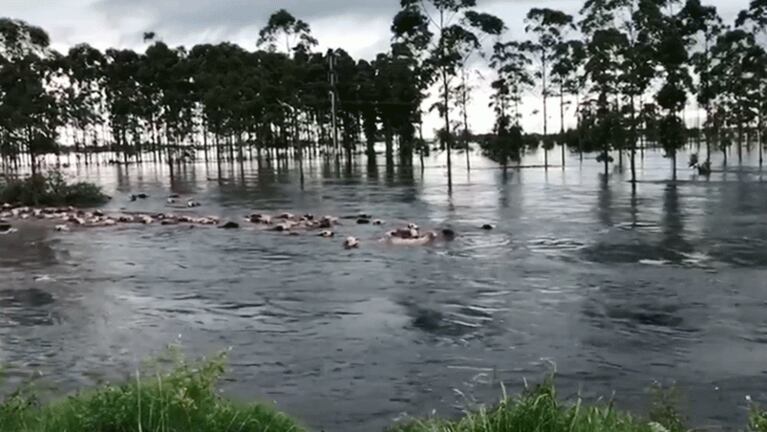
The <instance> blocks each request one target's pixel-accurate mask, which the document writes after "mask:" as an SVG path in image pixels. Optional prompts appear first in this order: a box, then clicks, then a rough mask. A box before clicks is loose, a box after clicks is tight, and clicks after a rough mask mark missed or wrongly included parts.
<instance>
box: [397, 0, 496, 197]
mask: <svg viewBox="0 0 767 432" xmlns="http://www.w3.org/2000/svg"><path fill="white" fill-rule="evenodd" d="M476 5H477V2H476V0H400V6H401V10H400V11H399V12H398V13H397V15H396V16H395V17H394V20H393V23H392V32H393V33H394V37H395V40H396V41H397V42H398V43H401V44H403V45H405V46H407V47H408V48H409V49H410V50H411V51H412V52H414V53H419V55H420V57H421V58H423V65H422V66H423V67H425V68H426V70H428V71H429V72H430V76H431V81H432V82H438V83H439V87H440V102H439V103H438V104H437V105H436V107H437V109H438V110H439V113H440V115H441V116H442V118H443V120H444V125H445V126H444V133H443V134H442V135H443V146H444V147H445V149H446V151H447V172H448V186H452V161H451V156H450V155H451V153H450V150H451V149H450V147H451V143H450V141H451V140H452V138H451V137H452V135H451V128H452V126H451V123H450V101H451V92H452V91H453V87H454V85H453V80H454V79H455V78H456V77H457V75H458V73H459V70H460V68H461V66H462V65H463V64H464V62H465V59H466V58H467V57H468V56H469V54H470V53H472V52H474V51H478V50H480V49H481V42H480V37H481V36H482V35H496V36H497V35H500V34H501V32H502V31H503V29H504V24H503V21H501V20H500V19H499V18H497V17H495V16H493V15H490V14H487V13H481V12H477V11H475V10H474V8H475V7H476Z"/></svg>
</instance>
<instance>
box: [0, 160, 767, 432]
mask: <svg viewBox="0 0 767 432" xmlns="http://www.w3.org/2000/svg"><path fill="white" fill-rule="evenodd" d="M558 154H559V153H558V152H553V153H552V155H551V160H553V161H555V162H558V161H559V157H558ZM717 156H718V155H715V157H714V161H713V162H714V167H715V168H718V167H720V166H721V163H720V161H719V159H718V157H717ZM733 156H734V155H733ZM382 159H383V158H382V157H380V156H379V163H381V164H382V165H381V166H378V167H377V168H375V169H371V168H368V166H367V164H366V163H365V162H364V161H360V162H359V163H355V164H354V165H353V166H351V167H350V168H348V169H347V167H345V166H344V164H343V162H342V164H341V167H340V170H337V169H336V167H335V164H334V163H326V162H323V161H321V160H315V161H313V162H312V163H311V164H309V165H308V166H307V167H306V169H305V171H306V173H305V176H306V180H305V186H304V189H303V190H302V189H301V187H300V183H299V176H298V174H297V171H296V169H295V168H294V167H286V166H276V165H274V164H273V165H271V166H269V165H268V164H266V163H264V164H262V167H261V168H260V169H259V168H258V167H257V166H256V163H255V162H253V163H251V162H246V163H245V164H244V165H242V166H239V165H238V166H234V167H228V166H225V167H224V168H223V171H222V173H221V177H220V178H219V179H218V180H216V179H215V178H218V176H219V175H218V172H217V168H216V166H215V165H208V166H206V165H205V164H203V163H198V164H196V165H190V166H189V167H187V168H186V169H183V170H181V171H180V172H178V173H177V176H176V179H175V180H174V181H173V182H170V180H169V178H168V176H167V172H166V167H164V166H159V167H158V166H155V165H144V166H129V167H114V166H99V167H90V168H88V169H86V168H85V167H81V168H79V169H76V168H72V169H71V170H70V174H71V175H73V176H74V175H75V174H76V175H78V176H79V177H80V178H87V179H90V180H93V181H97V182H99V183H100V184H102V185H104V187H105V188H106V190H107V191H108V192H110V193H111V194H113V195H114V197H115V198H114V199H113V201H112V202H111V203H110V204H109V205H108V207H109V208H112V209H118V208H122V207H125V208H128V209H131V210H148V209H164V208H165V205H166V204H165V196H167V194H168V193H170V192H171V191H173V192H177V193H181V194H184V195H187V196H193V197H194V198H195V199H197V200H199V201H200V202H202V204H203V207H201V208H199V209H194V210H195V211H197V212H199V213H202V214H206V215H207V214H212V215H222V216H225V217H229V218H233V219H238V220H239V218H241V217H242V216H243V215H245V214H248V213H250V212H252V211H256V210H260V211H274V212H278V211H286V210H287V211H293V212H295V213H303V212H312V213H314V214H317V215H323V214H334V215H340V216H343V215H354V214H357V213H360V212H364V213H370V214H372V215H374V216H375V217H378V218H381V219H384V220H386V221H387V224H388V225H390V226H391V225H397V224H404V223H405V222H407V221H414V222H416V223H418V224H419V225H420V226H421V227H424V228H432V227H435V228H437V227H447V226H449V227H452V228H453V229H455V230H456V231H457V232H458V233H459V234H460V237H459V238H458V239H456V240H455V241H454V242H452V243H451V244H448V245H444V244H442V245H434V246H430V247H418V248H412V247H391V246H385V245H383V244H379V243H377V242H375V239H376V238H378V237H379V236H380V235H382V233H383V231H384V230H385V229H386V227H374V226H358V225H355V224H353V223H351V222H353V221H349V223H347V224H346V225H344V226H343V227H341V228H340V229H339V234H341V235H343V236H345V235H348V234H351V235H355V236H357V237H358V238H360V240H361V242H362V247H361V249H359V250H354V251H345V250H343V248H342V247H341V244H340V243H341V239H340V238H336V239H334V240H327V239H320V238H317V237H315V236H310V235H306V236H300V237H288V236H284V235H280V234H277V233H265V232H255V231H245V230H239V231H238V230H234V231H228V230H216V229H191V230H190V229H181V228H179V227H160V226H152V227H143V226H141V227H133V228H117V229H93V230H86V231H74V232H70V233H54V232H50V231H49V230H42V229H40V230H22V231H19V232H18V233H14V234H9V235H6V236H1V237H0V269H2V278H1V279H0V363H2V364H3V365H5V371H4V374H5V377H6V382H5V384H6V385H15V384H18V383H21V382H24V381H26V380H28V379H29V378H30V377H31V376H32V375H35V374H37V373H40V374H42V376H43V377H42V379H41V381H43V382H44V383H45V384H46V385H48V386H52V387H53V389H54V392H56V393H57V394H62V393H64V392H67V391H70V390H72V389H75V388H79V387H83V386H92V385H96V384H97V383H98V382H101V381H103V380H105V379H116V378H119V377H122V376H125V375H127V374H129V373H131V371H132V370H135V368H136V367H137V365H138V364H140V362H141V361H142V360H145V359H147V358H150V357H151V356H153V355H156V354H157V353H159V352H161V351H162V350H163V347H165V346H166V345H167V344H175V343H180V344H181V345H182V346H183V347H184V349H185V350H186V351H187V352H189V353H191V354H192V355H201V354H211V353H215V352H218V351H221V350H225V349H231V353H230V363H231V367H232V372H231V374H230V375H229V377H228V379H227V381H226V382H225V383H224V388H225V391H226V393H227V394H229V395H230V396H232V397H235V398H238V399H243V400H254V399H257V400H266V401H274V402H275V403H276V405H277V407H278V408H279V409H281V410H284V411H286V412H287V413H289V414H290V415H293V416H295V417H297V418H298V419H300V420H301V421H302V422H303V423H304V424H305V425H307V426H309V427H310V428H311V429H312V430H316V431H319V430H327V431H329V432H331V431H338V432H353V431H355V432H356V431H377V430H382V429H383V428H384V427H385V426H386V425H389V424H391V422H392V421H394V420H396V419H402V418H404V417H406V416H407V415H415V416H423V415H430V414H431V413H436V414H439V415H445V416H454V415H457V414H459V413H460V410H461V409H463V408H467V407H469V408H471V407H473V406H476V404H478V403H491V402H493V401H495V400H497V399H498V398H499V397H500V395H501V392H502V386H501V383H503V384H504V385H505V387H506V388H507V390H508V391H509V392H515V391H519V390H520V389H521V387H522V385H523V382H524V380H525V379H526V380H528V381H529V382H536V381H539V380H540V379H541V378H542V377H543V376H544V375H545V374H546V373H547V372H549V371H551V370H554V369H556V371H557V373H558V384H559V386H560V392H561V394H562V395H564V396H572V395H574V394H577V393H578V392H580V393H581V394H582V395H584V396H585V397H589V398H590V397H595V396H598V395H603V396H606V397H612V398H613V399H614V400H615V401H616V403H617V404H618V405H619V406H621V407H625V408H630V409H636V410H638V411H640V412H641V411H642V409H643V408H644V407H645V406H646V404H647V403H648V402H649V400H650V396H649V395H648V391H647V389H648V388H649V387H650V386H651V385H652V384H653V383H654V382H656V381H658V382H661V383H664V384H671V383H675V384H676V386H677V387H678V389H679V390H680V392H681V394H682V395H683V406H684V407H686V408H688V409H689V411H688V413H689V415H690V417H691V418H692V419H693V422H694V423H695V424H696V425H705V426H712V428H713V429H714V430H716V429H717V428H721V429H724V430H732V429H734V428H736V427H742V426H743V425H744V424H745V417H746V414H747V409H748V406H747V402H746V399H745V397H746V395H750V396H751V397H752V398H753V399H754V400H757V401H759V400H761V401H763V402H767V223H766V219H765V217H766V216H767V183H766V182H765V180H766V179H767V175H764V176H763V175H762V172H761V171H760V170H759V168H758V166H757V163H756V160H757V159H756V156H754V155H748V156H747V157H746V158H744V161H743V163H742V165H739V164H738V162H737V158H736V157H732V156H731V158H730V167H729V168H728V169H727V170H726V171H724V172H722V171H717V172H715V173H714V174H713V175H712V176H711V177H710V179H703V178H696V177H694V176H693V174H692V171H691V170H689V169H687V168H686V166H684V165H685V164H684V162H685V161H686V160H687V157H686V155H681V156H680V158H679V161H680V163H679V165H680V168H679V175H678V181H676V182H670V181H668V179H669V178H670V177H671V171H670V165H669V161H668V160H667V159H664V158H663V157H662V155H661V154H660V153H657V152H648V153H646V154H645V155H644V158H643V159H642V160H640V161H639V162H638V172H639V177H640V178H641V180H642V182H641V183H639V184H638V186H637V189H636V193H632V190H631V186H630V184H629V183H627V181H626V180H627V178H628V175H629V174H628V165H627V163H626V164H624V167H625V169H626V172H624V173H620V172H617V171H616V170H613V172H612V173H611V174H610V176H609V177H608V178H607V179H605V178H604V177H603V176H602V174H601V165H599V164H598V163H597V162H595V161H594V160H593V156H588V157H587V159H586V160H584V161H583V163H579V161H578V158H577V156H575V155H573V156H571V158H570V159H569V160H568V161H567V162H568V164H567V168H566V169H565V170H562V168H560V167H552V168H549V169H548V170H544V169H539V168H530V169H522V170H514V169H510V170H509V171H508V173H507V174H506V175H504V173H503V171H502V170H499V169H497V167H495V165H494V164H492V163H491V162H489V161H487V160H485V159H484V158H482V157H481V156H479V155H474V156H472V169H471V171H470V173H467V171H466V169H465V159H464V156H463V155H462V154H458V155H456V156H455V158H454V161H455V167H454V186H453V189H452V192H451V193H450V194H449V193H448V190H447V188H446V172H445V170H444V169H443V164H444V160H442V159H428V160H427V161H426V167H425V169H424V170H423V171H421V169H420V167H419V164H418V161H416V162H415V166H414V169H413V170H412V171H411V170H407V169H400V168H397V167H394V168H393V169H391V170H387V169H386V167H385V166H383V160H382ZM540 159H541V156H540V155H532V156H528V157H527V160H526V163H537V162H538V161H539V160H540ZM209 178H211V179H209ZM131 192H146V193H148V194H149V195H150V199H148V200H146V201H137V202H135V203H131V202H129V201H128V199H127V195H128V194H129V193H131ZM484 223H491V224H494V225H496V229H495V230H493V231H489V232H486V231H481V230H480V229H479V226H481V225H482V224H484Z"/></svg>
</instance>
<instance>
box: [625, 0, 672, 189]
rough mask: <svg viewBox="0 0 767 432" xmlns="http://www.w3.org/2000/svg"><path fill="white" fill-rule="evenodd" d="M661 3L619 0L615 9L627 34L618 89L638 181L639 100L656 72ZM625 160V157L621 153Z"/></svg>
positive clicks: (631, 161) (627, 138)
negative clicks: (625, 114)
mask: <svg viewBox="0 0 767 432" xmlns="http://www.w3.org/2000/svg"><path fill="white" fill-rule="evenodd" d="M661 7H662V4H661V2H657V1H645V0H618V1H617V3H616V12H617V15H618V17H617V18H618V23H619V27H618V28H619V29H620V30H621V31H622V33H623V35H624V37H625V44H623V46H622V48H623V50H622V52H621V53H620V58H621V74H620V76H619V89H620V93H621V94H622V95H623V100H622V101H621V104H622V111H623V112H624V113H627V114H628V118H627V119H624V123H627V124H628V128H627V132H628V133H627V135H626V144H627V146H628V149H629V152H630V164H631V182H632V184H635V183H636V148H637V141H638V139H639V134H638V125H637V111H638V110H637V104H638V103H639V102H640V101H641V99H642V97H643V96H644V95H645V93H646V92H647V91H648V89H649V88H650V86H651V84H652V82H653V79H654V78H655V77H656V74H657V59H658V53H657V44H656V43H655V41H656V37H655V34H656V33H657V29H658V25H659V23H660V22H661V17H662V11H661ZM621 160H622V157H621Z"/></svg>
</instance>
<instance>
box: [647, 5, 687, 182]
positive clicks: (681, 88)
mask: <svg viewBox="0 0 767 432" xmlns="http://www.w3.org/2000/svg"><path fill="white" fill-rule="evenodd" d="M682 17H683V14H681V13H680V14H666V15H663V16H661V17H659V19H658V20H657V21H656V22H655V23H656V25H657V27H656V30H655V37H656V40H655V43H656V44H657V45H656V50H655V53H656V61H657V64H658V67H659V69H660V70H661V77H662V79H663V82H662V84H661V87H660V90H658V92H657V94H656V95H655V100H656V102H657V104H658V106H659V107H660V108H662V109H663V110H665V114H664V116H663V117H662V119H661V122H660V128H659V132H660V133H659V138H660V144H661V146H662V147H663V149H664V151H665V152H666V156H667V157H669V158H671V160H672V164H673V174H674V178H675V179H676V153H677V151H678V150H679V149H681V148H682V147H683V146H684V144H685V130H686V127H685V124H684V120H683V119H682V117H681V115H680V113H681V112H682V110H683V109H684V107H685V106H686V104H687V92H688V91H690V90H692V78H691V77H690V74H689V70H688V67H687V65H688V63H689V54H688V46H689V45H690V43H691V40H692V39H691V37H690V34H689V32H688V29H687V28H685V26H684V22H683V20H682Z"/></svg>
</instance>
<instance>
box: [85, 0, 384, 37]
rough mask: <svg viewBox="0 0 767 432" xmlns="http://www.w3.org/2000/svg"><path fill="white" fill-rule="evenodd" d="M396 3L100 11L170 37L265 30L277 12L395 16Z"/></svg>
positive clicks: (260, 3)
mask: <svg viewBox="0 0 767 432" xmlns="http://www.w3.org/2000/svg"><path fill="white" fill-rule="evenodd" d="M397 3H398V2H397V1H396V0H389V1H386V0H383V1H382V0H356V1H349V0H279V1H274V0H219V1H212V0H100V1H99V2H98V3H97V5H96V6H97V8H98V9H99V10H101V11H102V12H104V13H105V14H106V15H107V17H108V19H110V20H121V19H124V18H126V17H133V16H138V17H143V18H146V19H147V20H148V25H149V26H150V27H151V28H152V29H153V30H157V31H158V32H159V33H161V34H166V35H168V36H172V37H175V36H180V35H186V34H188V33H189V32H196V31H197V32H202V31H204V32H211V33H217V34H221V35H233V34H237V33H238V32H240V31H242V30H243V29H248V28H252V27H257V28H260V27H262V26H263V25H264V24H265V23H266V21H267V19H268V17H269V15H271V13H272V12H274V11H275V10H277V9H287V10H288V11H290V12H291V13H292V14H293V15H295V16H296V17H298V18H301V19H303V20H304V21H307V22H309V24H311V23H312V21H313V20H318V19H323V18H329V17H334V16H338V15H355V16H358V17H362V18H366V17H367V18H372V17H380V16H385V15H388V14H393V13H394V11H396V8H397Z"/></svg>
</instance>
